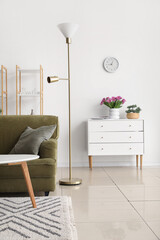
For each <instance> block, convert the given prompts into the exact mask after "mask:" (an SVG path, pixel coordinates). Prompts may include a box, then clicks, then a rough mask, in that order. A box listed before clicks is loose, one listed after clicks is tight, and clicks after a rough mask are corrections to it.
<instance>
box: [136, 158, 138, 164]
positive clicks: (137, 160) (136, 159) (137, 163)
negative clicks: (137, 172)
mask: <svg viewBox="0 0 160 240" xmlns="http://www.w3.org/2000/svg"><path fill="white" fill-rule="evenodd" d="M136 167H138V155H136Z"/></svg>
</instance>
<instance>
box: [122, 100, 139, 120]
mask: <svg viewBox="0 0 160 240" xmlns="http://www.w3.org/2000/svg"><path fill="white" fill-rule="evenodd" d="M127 108H128V109H127V110H126V113H127V118H128V119H138V118H139V113H140V111H141V110H142V109H141V108H140V107H137V105H136V104H135V105H130V106H128V107H127Z"/></svg>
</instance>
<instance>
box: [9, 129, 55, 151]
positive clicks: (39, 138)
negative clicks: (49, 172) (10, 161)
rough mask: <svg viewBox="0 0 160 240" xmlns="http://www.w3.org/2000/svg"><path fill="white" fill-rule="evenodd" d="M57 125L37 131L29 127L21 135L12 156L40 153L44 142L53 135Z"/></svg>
mask: <svg viewBox="0 0 160 240" xmlns="http://www.w3.org/2000/svg"><path fill="white" fill-rule="evenodd" d="M55 129H56V125H50V126H42V127H39V128H36V129H32V128H31V127H27V128H26V129H25V131H24V132H23V133H22V134H21V136H20V138H19V140H18V142H17V143H16V145H15V146H14V148H13V149H12V150H11V152H10V154H35V155H37V154H38V152H39V147H40V145H41V143H42V142H43V141H44V140H48V139H49V138H51V136H52V135H53V133H54V131H55Z"/></svg>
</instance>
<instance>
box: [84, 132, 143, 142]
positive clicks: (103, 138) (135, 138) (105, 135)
mask: <svg viewBox="0 0 160 240" xmlns="http://www.w3.org/2000/svg"><path fill="white" fill-rule="evenodd" d="M88 141H89V143H108V142H110V143H112V142H115V143H122V142H123V143H136V142H137V143H143V132H89V135H88Z"/></svg>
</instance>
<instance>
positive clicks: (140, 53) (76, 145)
mask: <svg viewBox="0 0 160 240" xmlns="http://www.w3.org/2000/svg"><path fill="white" fill-rule="evenodd" d="M159 13H160V1H159V0H121V1H120V0H112V1H110V0H79V1H76V0H67V1H66V0H59V1H56V0H46V1H45V0H34V1H33V0H14V1H11V0H1V1H0V29H1V34H0V36H1V37H0V64H4V65H5V66H7V68H8V70H9V73H8V82H9V89H8V91H9V114H15V66H16V64H18V65H20V66H22V67H23V68H38V67H39V64H42V65H43V67H44V113H45V114H53V115H58V116H59V119H60V139H59V165H66V164H67V157H68V155H67V154H68V148H67V143H68V137H67V134H68V132H67V127H68V117H67V116H68V115H67V113H68V108H67V101H66V100H67V85H66V83H65V82H61V83H57V84H52V85H49V84H48V83H47V81H46V78H47V76H48V75H49V74H53V73H54V74H56V75H60V76H62V77H65V76H66V73H67V51H66V50H67V49H66V44H65V39H64V37H63V36H62V35H61V33H60V32H59V30H58V29H57V27H56V26H57V24H58V23H61V22H75V23H78V24H79V25H80V28H79V31H78V32H77V33H76V35H75V36H74V38H73V44H72V45H71V77H72V79H71V80H72V83H71V92H72V96H71V101H72V146H73V147H72V153H73V154H72V156H73V165H75V166H77V165H79V166H87V165H88V158H87V133H86V121H87V119H88V118H90V117H94V116H99V115H106V114H107V113H106V112H107V109H106V108H105V106H104V107H102V106H100V105H99V103H100V101H101V99H102V97H106V96H114V95H122V96H123V97H125V98H126V99H127V103H126V105H125V107H126V106H127V105H129V104H134V103H136V104H138V105H139V106H140V107H141V108H142V109H143V112H142V114H141V117H143V118H144V119H145V141H146V153H145V160H144V164H146V165H155V164H159V163H160V157H159V156H160V143H159V138H160V137H159V136H160V123H159V118H160V112H159V111H160V110H159V87H160V67H159V65H160V14H159ZM107 56H114V57H116V58H117V59H118V60H119V63H120V67H119V69H118V71H117V72H116V73H114V74H108V73H107V72H105V71H104V69H103V67H102V63H103V60H104V58H105V57H107ZM125 107H123V109H121V112H122V116H124V111H125ZM133 160H134V158H133V157H108V158H107V157H103V158H102V157H101V158H98V157H97V158H95V159H94V163H95V164H97V165H102V164H103V165H105V164H106V165H107V164H108V165H111V164H112V165H114V164H115V165H116V164H119V165H123V164H124V165H127V164H129V165H130V164H134V161H133Z"/></svg>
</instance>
